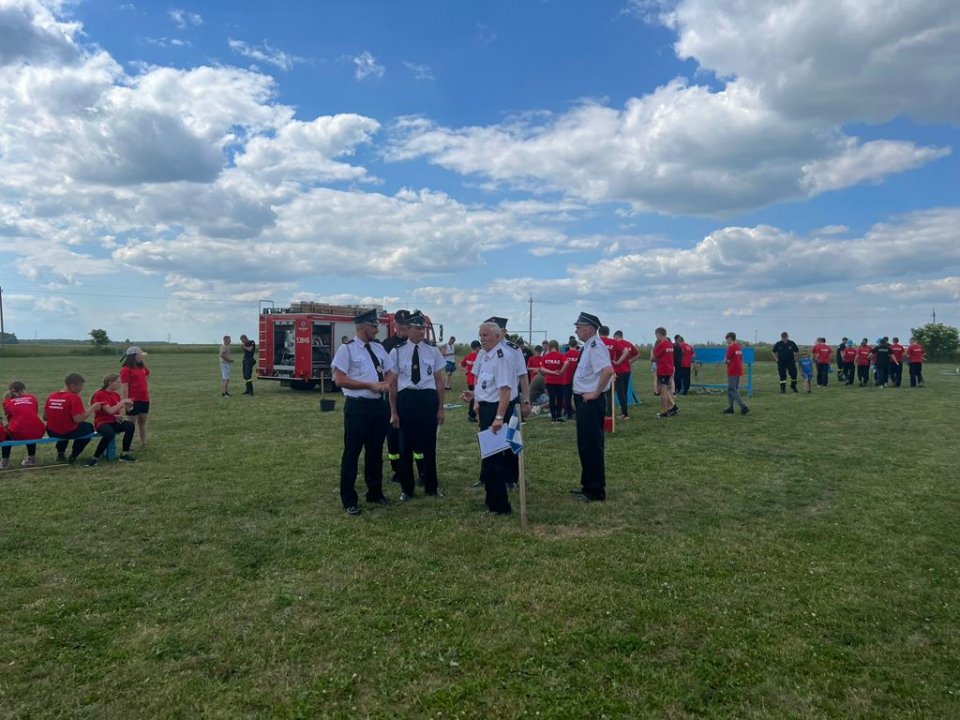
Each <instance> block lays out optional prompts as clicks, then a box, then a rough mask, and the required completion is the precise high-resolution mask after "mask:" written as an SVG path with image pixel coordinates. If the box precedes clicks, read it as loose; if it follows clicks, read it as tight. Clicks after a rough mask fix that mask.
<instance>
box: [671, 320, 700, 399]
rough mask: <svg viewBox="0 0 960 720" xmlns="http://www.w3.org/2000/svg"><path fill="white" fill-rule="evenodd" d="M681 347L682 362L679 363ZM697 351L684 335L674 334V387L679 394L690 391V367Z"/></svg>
mask: <svg viewBox="0 0 960 720" xmlns="http://www.w3.org/2000/svg"><path fill="white" fill-rule="evenodd" d="M678 349H679V351H680V352H679V355H680V362H679V364H678V363H677V350H678ZM694 355H695V351H694V349H693V345H690V344H689V343H688V342H687V341H686V340H684V339H683V336H682V335H674V336H673V360H674V365H676V367H674V369H673V376H674V387H676V390H677V395H686V394H687V393H688V392H690V368H691V367H692V366H693V356H694Z"/></svg>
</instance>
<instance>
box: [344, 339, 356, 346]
mask: <svg viewBox="0 0 960 720" xmlns="http://www.w3.org/2000/svg"><path fill="white" fill-rule="evenodd" d="M353 340H356V338H353ZM353 340H347V341H346V342H345V343H343V344H344V345H349V344H350V343H352V342H353Z"/></svg>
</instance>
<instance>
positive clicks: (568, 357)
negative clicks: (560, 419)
mask: <svg viewBox="0 0 960 720" xmlns="http://www.w3.org/2000/svg"><path fill="white" fill-rule="evenodd" d="M563 360H564V365H563V407H564V416H565V417H566V418H567V420H570V419H572V418H573V416H574V415H575V414H576V412H575V411H574V408H573V374H574V373H575V372H576V370H577V363H578V362H580V349H579V346H578V345H577V339H576V338H575V337H574V336H573V335H571V336H570V340H569V341H568V343H567V351H566V352H565V353H564V354H563Z"/></svg>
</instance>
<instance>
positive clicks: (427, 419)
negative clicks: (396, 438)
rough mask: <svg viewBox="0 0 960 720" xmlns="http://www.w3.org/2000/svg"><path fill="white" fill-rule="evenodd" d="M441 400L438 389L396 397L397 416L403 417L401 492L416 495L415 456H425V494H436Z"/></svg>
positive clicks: (410, 391) (404, 392)
mask: <svg viewBox="0 0 960 720" xmlns="http://www.w3.org/2000/svg"><path fill="white" fill-rule="evenodd" d="M439 405H440V399H439V397H438V396H437V391H436V390H414V389H412V388H408V389H407V390H401V391H400V392H399V393H398V394H397V415H399V416H400V469H399V472H398V476H399V479H400V489H401V490H403V492H404V493H406V494H407V495H410V496H411V497H412V496H413V492H414V489H415V487H416V484H415V483H414V481H413V454H414V453H420V454H421V455H423V461H422V463H421V464H420V465H419V469H420V479H421V480H423V491H424V492H425V493H426V494H427V495H436V494H437V410H438V408H439Z"/></svg>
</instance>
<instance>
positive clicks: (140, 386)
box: [120, 345, 150, 450]
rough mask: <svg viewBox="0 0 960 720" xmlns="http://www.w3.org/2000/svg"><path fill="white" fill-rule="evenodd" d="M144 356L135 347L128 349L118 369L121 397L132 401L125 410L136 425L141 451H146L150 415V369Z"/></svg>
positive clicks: (143, 353)
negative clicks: (121, 390) (144, 360)
mask: <svg viewBox="0 0 960 720" xmlns="http://www.w3.org/2000/svg"><path fill="white" fill-rule="evenodd" d="M145 355H146V353H145V352H143V351H142V350H141V349H140V348H138V347H137V346H136V345H134V346H132V347H128V348H127V352H126V354H125V355H124V356H123V362H122V363H121V368H120V385H121V386H122V388H123V397H125V398H128V399H130V400H133V406H132V407H130V408H129V409H128V410H127V415H128V416H129V417H132V418H134V421H135V422H136V424H137V434H138V435H139V436H140V449H141V450H146V449H147V419H148V417H149V415H150V391H149V389H148V387H147V378H148V377H150V368H148V367H147V366H146V365H145V364H144V362H143V357H144V356H145Z"/></svg>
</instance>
